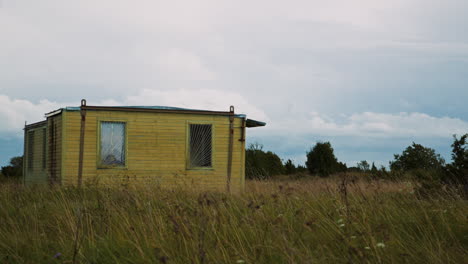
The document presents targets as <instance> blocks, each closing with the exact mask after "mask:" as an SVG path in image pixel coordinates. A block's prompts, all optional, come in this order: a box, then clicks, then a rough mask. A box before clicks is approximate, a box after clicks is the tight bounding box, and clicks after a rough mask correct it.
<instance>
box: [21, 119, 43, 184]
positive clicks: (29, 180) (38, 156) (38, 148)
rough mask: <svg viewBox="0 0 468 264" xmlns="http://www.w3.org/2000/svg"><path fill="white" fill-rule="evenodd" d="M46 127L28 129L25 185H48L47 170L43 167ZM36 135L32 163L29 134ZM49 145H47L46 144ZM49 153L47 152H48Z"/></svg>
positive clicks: (25, 155) (25, 154)
mask: <svg viewBox="0 0 468 264" xmlns="http://www.w3.org/2000/svg"><path fill="white" fill-rule="evenodd" d="M45 128H46V126H45V125H44V126H41V127H35V128H31V129H26V138H25V145H26V148H25V151H26V152H25V153H24V157H25V160H24V162H26V166H25V167H24V169H25V170H26V171H25V173H24V181H25V184H46V183H47V169H46V168H44V166H43V159H44V155H43V153H44V147H45V146H44V143H43V141H44V139H43V136H44V134H46V133H47V132H45ZM31 132H33V133H34V138H33V140H32V141H33V142H32V144H33V145H32V146H31V147H32V162H31V160H30V157H31V153H30V152H29V151H30V150H31V148H29V144H31V142H30V139H31V138H30V136H29V133H31ZM46 145H47V144H46ZM46 153H47V152H46Z"/></svg>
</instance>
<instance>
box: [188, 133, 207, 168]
mask: <svg viewBox="0 0 468 264" xmlns="http://www.w3.org/2000/svg"><path fill="white" fill-rule="evenodd" d="M211 141H212V139H211V125H199V124H190V167H211V166H212V162H211V153H212V142H211Z"/></svg>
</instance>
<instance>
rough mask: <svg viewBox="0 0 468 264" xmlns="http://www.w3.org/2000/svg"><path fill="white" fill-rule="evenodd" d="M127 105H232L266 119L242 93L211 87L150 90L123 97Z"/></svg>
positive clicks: (213, 107) (211, 107)
mask: <svg viewBox="0 0 468 264" xmlns="http://www.w3.org/2000/svg"><path fill="white" fill-rule="evenodd" d="M125 104H127V105H165V106H176V107H184V108H194V109H206V110H217V111H229V107H230V106H231V105H233V106H234V107H235V112H236V113H243V114H247V115H248V116H249V117H251V118H255V119H259V120H265V121H268V120H269V119H268V117H267V115H266V113H265V112H264V111H262V110H261V109H259V108H257V107H256V106H255V105H254V104H253V102H249V101H248V100H247V99H246V98H245V97H244V96H243V95H240V94H238V93H235V92H225V91H220V90H212V89H199V90H196V89H180V90H170V91H167V90H150V89H145V90H143V91H141V92H140V93H139V94H137V95H134V96H129V97H128V98H127V99H125Z"/></svg>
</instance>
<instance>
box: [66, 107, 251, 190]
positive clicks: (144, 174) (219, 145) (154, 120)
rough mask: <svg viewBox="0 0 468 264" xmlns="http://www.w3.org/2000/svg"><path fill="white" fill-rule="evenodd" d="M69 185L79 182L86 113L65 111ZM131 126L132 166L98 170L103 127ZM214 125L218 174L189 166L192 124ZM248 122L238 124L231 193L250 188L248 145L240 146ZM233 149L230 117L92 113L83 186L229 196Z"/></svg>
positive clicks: (128, 159)
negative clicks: (180, 189)
mask: <svg viewBox="0 0 468 264" xmlns="http://www.w3.org/2000/svg"><path fill="white" fill-rule="evenodd" d="M65 113H66V118H65V119H64V120H65V121H64V134H66V137H65V138H64V152H63V156H62V157H63V159H64V163H63V164H64V166H63V177H62V182H63V184H71V185H76V184H77V183H78V166H79V149H80V123H81V121H80V120H81V116H80V112H77V111H69V112H65ZM102 121H119V122H125V124H126V151H127V154H126V167H125V168H111V169H109V168H107V169H104V168H98V167H99V166H98V158H99V154H98V151H99V147H98V146H99V144H100V142H99V131H100V129H99V124H100V122H102ZM189 123H195V124H198V123H200V124H212V127H213V147H212V157H213V158H212V162H213V166H212V169H190V168H188V166H187V151H188V150H187V144H188V143H187V142H188V133H189V132H188V124H189ZM241 126H242V119H241V118H235V119H234V139H233V143H234V144H233V157H232V175H231V185H230V186H231V191H233V192H240V191H243V189H244V170H245V168H244V159H245V142H243V141H239V139H240V138H241V131H242V129H243V128H241ZM228 147H229V117H228V116H215V115H196V114H179V113H145V112H121V111H119V112H117V111H87V114H86V129H85V140H84V150H85V151H84V162H83V178H82V182H83V184H85V185H86V184H115V183H117V184H157V185H161V186H165V187H175V186H190V187H195V188H196V187H200V188H202V189H208V190H219V191H225V190H226V188H227V167H228V165H227V164H228Z"/></svg>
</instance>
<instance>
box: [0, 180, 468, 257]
mask: <svg viewBox="0 0 468 264" xmlns="http://www.w3.org/2000/svg"><path fill="white" fill-rule="evenodd" d="M296 178H299V179H297V180H291V177H290V176H288V177H286V176H283V177H277V178H275V179H270V180H263V181H259V180H249V181H247V183H246V188H247V190H246V192H245V193H243V194H239V195H229V194H223V193H212V192H202V191H199V192H194V191H189V190H183V189H177V190H175V189H172V190H166V189H161V188H159V187H157V186H145V187H134V188H133V187H129V186H126V187H123V186H122V187H114V188H102V187H100V188H98V187H88V188H82V189H77V188H73V187H66V188H65V187H62V188H49V187H25V186H21V185H17V184H3V185H0V201H1V202H0V263H466V262H467V259H466V256H467V253H468V252H467V248H468V225H467V215H468V207H467V201H466V200H464V199H463V198H462V197H461V196H460V195H459V193H458V192H457V191H455V190H451V189H446V190H444V192H443V193H442V192H439V193H438V194H437V195H432V196H430V197H427V196H423V195H421V194H419V193H418V191H417V190H418V184H417V183H415V182H411V181H388V180H372V179H370V178H369V177H367V176H365V175H363V174H361V173H347V174H338V175H332V176H331V177H329V178H320V177H305V178H304V177H302V178H301V177H296Z"/></svg>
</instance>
